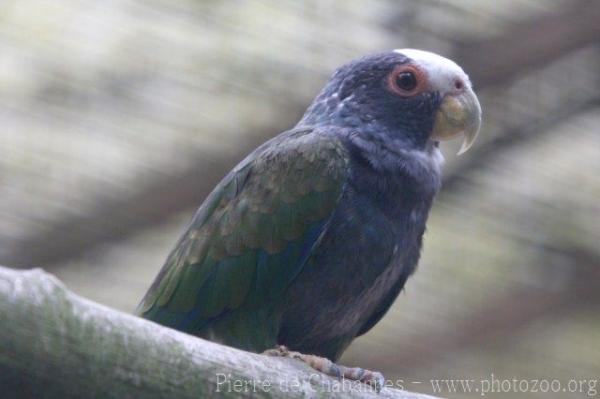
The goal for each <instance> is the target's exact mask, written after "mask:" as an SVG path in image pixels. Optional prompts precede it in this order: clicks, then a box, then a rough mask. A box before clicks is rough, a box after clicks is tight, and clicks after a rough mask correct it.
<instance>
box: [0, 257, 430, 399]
mask: <svg viewBox="0 0 600 399" xmlns="http://www.w3.org/2000/svg"><path fill="white" fill-rule="evenodd" d="M107 289H110V287H107ZM0 321H1V328H0V392H2V396H3V397H19V398H23V397H36V398H40V397H44V398H69V397H78V398H81V397H109V398H141V397H143V398H165V397H171V398H194V399H197V398H205V397H258V398H263V397H276V398H296V397H298V398H299V397H303V398H306V397H332V398H335V397H339V398H342V397H343V398H349V397H350V398H351V397H356V398H359V397H360V398H368V397H374V398H375V397H376V398H424V397H426V396H424V395H418V394H412V393H408V392H405V391H400V390H396V389H389V388H384V389H383V390H382V392H381V393H379V394H377V393H375V392H374V391H373V390H371V388H370V387H368V386H365V385H362V384H354V383H353V384H350V383H349V382H348V381H345V382H343V383H342V382H340V381H339V380H336V379H332V378H329V377H327V376H325V375H323V374H320V373H317V372H315V371H313V370H312V369H310V368H309V367H308V366H306V365H305V364H303V363H302V362H299V361H297V360H292V359H281V358H273V357H267V356H263V355H257V354H254V353H249V352H244V351H241V350H237V349H233V348H229V347H226V346H223V345H218V344H215V343H213V342H208V341H205V340H202V339H199V338H195V337H192V336H189V335H186V334H183V333H180V332H177V331H174V330H171V329H168V328H164V327H162V326H159V325H157V324H154V323H151V322H149V321H146V320H143V319H141V318H138V317H135V316H132V315H129V314H125V313H122V312H119V311H117V310H113V309H110V308H107V307H105V306H102V305H99V304H97V303H94V302H91V301H89V300H86V299H84V298H81V297H79V296H77V295H75V294H73V293H71V292H70V291H68V290H67V289H66V288H65V287H64V286H63V285H62V284H61V283H60V282H59V281H58V280H57V279H56V278H55V277H53V276H52V275H49V274H47V273H45V272H44V271H42V270H40V269H34V270H29V271H17V270H12V269H8V268H3V267H0Z"/></svg>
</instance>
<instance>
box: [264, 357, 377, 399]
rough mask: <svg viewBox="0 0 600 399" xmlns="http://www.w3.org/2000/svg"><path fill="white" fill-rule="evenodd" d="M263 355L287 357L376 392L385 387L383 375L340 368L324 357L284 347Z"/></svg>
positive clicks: (375, 372)
mask: <svg viewBox="0 0 600 399" xmlns="http://www.w3.org/2000/svg"><path fill="white" fill-rule="evenodd" d="M263 354H264V355H267V356H278V357H289V358H292V359H298V360H301V361H303V362H304V363H306V364H308V365H309V366H310V367H312V368H313V369H315V370H317V371H320V372H321V373H323V374H326V375H328V376H330V377H337V378H341V379H347V380H351V381H359V382H361V383H363V384H367V385H369V386H371V387H372V388H373V389H374V390H375V391H376V392H379V391H381V388H383V386H384V385H385V378H384V377H383V374H381V373H380V372H378V371H371V370H365V369H363V368H360V367H346V366H341V365H339V364H336V363H334V362H332V361H331V360H329V359H327V358H324V357H320V356H315V355H305V354H303V353H300V352H294V351H290V350H289V349H288V348H287V347H286V346H284V345H279V346H277V347H275V348H273V349H268V350H266V351H264V352H263Z"/></svg>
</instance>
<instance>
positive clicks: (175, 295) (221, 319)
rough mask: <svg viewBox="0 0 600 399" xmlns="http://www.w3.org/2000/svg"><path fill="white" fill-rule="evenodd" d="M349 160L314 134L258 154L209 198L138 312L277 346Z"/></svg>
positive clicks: (206, 333) (237, 341)
mask: <svg viewBox="0 0 600 399" xmlns="http://www.w3.org/2000/svg"><path fill="white" fill-rule="evenodd" d="M347 159H348V157H347V154H346V152H345V149H344V147H343V145H342V143H341V142H339V141H338V140H337V139H335V138H331V137H327V136H323V135H319V134H315V133H314V132H312V131H310V130H304V131H292V132H290V133H286V134H283V135H280V136H278V137H277V138H275V139H273V140H271V141H270V142H268V143H266V144H265V145H263V146H261V147H259V148H258V149H257V150H256V151H255V152H254V153H253V154H251V155H250V156H248V158H246V159H245V160H244V161H242V163H240V164H239V165H238V166H237V167H236V168H235V169H234V170H233V171H232V172H231V173H229V175H227V177H225V178H224V179H223V181H221V183H220V184H219V185H218V186H217V187H216V188H215V190H214V191H213V192H212V193H211V194H210V195H209V196H208V198H207V199H206V201H205V202H204V204H203V205H202V206H201V207H200V209H199V210H198V212H197V214H196V216H195V217H194V219H193V221H192V223H191V225H190V227H189V228H188V230H187V232H186V233H185V234H184V235H183V237H182V238H181V239H180V241H179V242H178V244H177V246H176V248H175V249H174V250H173V252H172V253H171V254H170V255H169V257H168V259H167V261H166V263H165V265H164V266H163V268H162V270H161V272H160V273H159V275H158V276H157V278H156V280H155V281H154V283H153V284H152V287H151V288H150V290H149V291H148V293H147V294H146V296H145V297H144V299H143V301H142V303H141V304H140V306H139V307H138V311H137V312H138V313H139V314H141V315H142V316H143V317H145V318H148V319H151V320H154V321H156V322H158V323H161V324H164V325H167V326H170V327H172V328H175V329H178V330H182V331H186V332H189V333H192V334H195V335H199V336H203V337H207V338H210V339H213V340H217V341H221V342H223V343H226V344H228V345H232V346H238V347H242V348H244V349H248V350H256V351H259V350H264V349H265V348H267V347H270V346H272V345H273V344H275V343H276V342H275V340H276V335H277V329H278V317H279V316H280V313H278V312H279V311H280V308H281V306H282V293H283V291H284V290H285V289H286V287H287V286H288V285H289V284H290V282H291V281H292V280H293V279H294V277H295V276H296V275H297V274H298V273H299V272H300V271H301V269H302V267H303V265H304V263H305V261H306V259H307V258H308V256H309V255H310V253H311V252H312V250H313V248H314V246H315V244H316V243H317V242H318V240H319V237H321V236H322V234H323V233H324V231H325V229H326V228H327V222H328V220H329V219H330V217H331V215H332V213H333V211H334V209H335V208H336V205H337V203H338V200H339V198H340V196H341V193H342V190H343V186H344V183H345V181H346V176H347V170H348V167H347Z"/></svg>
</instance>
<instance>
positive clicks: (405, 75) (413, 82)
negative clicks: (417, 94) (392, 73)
mask: <svg viewBox="0 0 600 399" xmlns="http://www.w3.org/2000/svg"><path fill="white" fill-rule="evenodd" d="M396 86H398V88H400V89H402V90H405V91H413V90H414V89H415V87H417V77H416V76H415V74H414V73H412V72H409V71H405V72H400V73H399V74H398V75H396Z"/></svg>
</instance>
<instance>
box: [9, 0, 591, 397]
mask: <svg viewBox="0 0 600 399" xmlns="http://www.w3.org/2000/svg"><path fill="white" fill-rule="evenodd" d="M568 4H569V2H565V1H558V0H556V1H539V0H511V1H506V2H465V1H453V2H449V1H448V2H446V1H439V0H436V1H433V0H431V1H423V2H416V1H401V2H394V1H380V2H371V3H369V6H368V7H367V6H366V5H365V3H364V2H360V1H357V0H352V1H345V2H343V1H336V0H329V1H324V2H318V1H316V0H315V1H307V2H292V1H280V2H277V1H269V0H264V1H258V0H257V1H248V2H241V1H222V2H217V1H192V0H187V1H186V0H180V1H175V2H168V1H166V0H151V1H138V0H110V1H103V2H94V1H90V0H54V1H50V0H46V1H44V0H13V1H8V0H7V1H5V2H3V5H2V9H1V10H0V53H1V56H0V123H1V124H2V126H3V129H1V130H0V147H1V148H2V149H3V150H4V151H3V156H2V157H1V158H0V181H1V182H2V188H3V189H2V190H0V214H1V218H0V220H1V222H0V223H1V228H0V262H3V263H7V262H8V263H11V264H12V263H14V262H17V260H20V259H25V261H24V264H20V266H26V265H29V264H28V263H27V261H26V260H27V259H30V258H28V255H29V253H30V252H35V250H36V248H33V247H31V246H29V247H28V245H29V244H28V243H29V242H31V241H30V240H31V237H38V238H37V240H38V241H35V242H38V243H39V242H47V243H50V244H49V245H52V243H53V242H54V241H53V240H57V239H60V237H69V234H73V235H84V234H88V233H89V232H94V231H100V230H102V229H106V227H107V226H108V225H109V224H110V223H111V220H110V219H111V218H110V215H111V214H110V213H108V214H104V213H102V212H101V211H102V210H103V209H104V208H103V207H106V205H105V204H107V203H109V204H110V203H112V202H111V201H121V202H116V203H122V202H127V201H128V200H129V201H131V200H130V199H131V198H136V201H139V203H138V204H133V208H132V209H135V207H136V206H137V205H139V207H143V206H144V202H145V201H144V198H143V196H142V199H141V200H140V198H139V193H145V192H149V193H152V192H153V191H152V190H155V191H156V189H155V188H153V187H155V186H156V182H157V181H169V180H172V179H174V178H176V177H177V176H181V175H182V174H184V173H187V171H189V170H199V171H200V172H199V173H200V175H201V176H202V175H206V176H207V179H208V176H211V178H210V179H211V180H209V181H213V180H215V179H218V176H222V175H223V174H224V173H226V171H227V168H228V167H230V166H231V165H233V164H234V163H235V162H236V161H238V160H239V159H240V158H241V156H242V155H243V152H244V151H246V150H247V149H248V148H251V147H253V146H255V145H257V144H258V143H260V142H261V141H263V140H265V139H267V138H269V137H270V136H272V135H274V134H276V133H278V132H280V131H282V130H283V129H286V128H288V127H290V126H292V125H293V124H294V123H295V121H296V120H297V119H298V117H299V116H300V115H301V114H302V112H303V111H304V109H305V108H306V106H307V104H308V103H309V102H310V101H311V99H312V97H313V96H314V95H315V94H316V92H317V91H318V90H319V88H320V87H321V86H322V84H323V83H324V82H325V80H326V79H327V77H328V76H329V74H331V72H332V71H333V69H334V68H335V67H336V66H337V65H339V64H341V63H343V62H345V61H347V60H349V59H351V58H354V57H356V56H359V55H361V54H365V53H369V52H374V51H378V50H381V49H386V48H394V47H423V48H427V49H430V50H434V51H439V52H441V53H443V54H446V55H450V56H451V55H452V54H453V52H454V50H455V49H456V48H459V47H460V46H461V45H462V44H463V43H465V42H468V41H472V40H485V39H486V38H489V37H494V36H496V35H502V34H505V33H507V32H510V30H511V28H512V27H513V26H515V24H518V23H523V22H524V21H525V22H526V21H528V20H530V19H533V18H535V17H537V16H539V15H543V14H544V13H552V12H557V10H560V9H561V7H564V6H566V5H568ZM573 23H576V22H573ZM534 50H535V49H532V51H534ZM599 60H600V56H599V51H598V46H597V45H596V46H589V47H587V48H583V49H580V50H578V51H574V52H571V53H567V54H565V55H564V56H563V57H561V58H559V59H557V60H556V61H555V62H553V63H550V64H548V65H546V66H544V68H542V69H539V70H535V71H529V70H527V71H523V73H522V75H520V76H519V78H518V79H516V80H515V81H511V82H504V83H502V84H498V85H496V86H494V87H486V88H483V89H481V90H479V94H480V98H481V100H482V103H483V109H484V118H485V125H484V129H483V131H482V133H481V137H480V140H479V142H478V144H477V146H476V147H475V148H474V150H473V151H471V152H469V153H467V154H466V155H465V156H463V157H461V159H456V158H455V156H454V155H453V154H454V153H455V148H454V147H452V145H450V146H448V148H445V149H444V150H445V152H446V158H447V165H446V166H447V167H446V170H447V175H446V179H447V182H448V185H447V188H446V189H445V190H443V191H442V193H441V194H440V196H439V198H438V200H437V201H436V204H435V206H434V210H433V212H432V215H431V218H430V222H429V224H428V232H427V235H426V238H425V250H424V256H423V259H422V262H421V264H420V267H419V271H418V272H417V274H416V275H415V277H414V278H412V279H411V280H410V281H409V283H408V284H407V290H406V292H405V293H404V294H403V295H401V296H400V298H399V299H398V301H397V303H396V304H395V305H394V307H393V309H392V310H391V311H390V313H389V314H388V315H387V316H386V317H385V318H384V320H383V321H382V322H381V323H380V324H379V325H378V326H377V327H376V328H375V329H374V330H373V331H372V332H371V333H369V334H368V335H366V336H365V337H362V338H360V339H359V340H357V341H356V343H355V344H353V346H352V347H351V348H350V350H349V351H348V353H347V354H346V355H345V357H344V359H343V360H342V361H343V362H345V363H347V364H350V365H354V364H356V365H360V366H361V367H370V368H374V369H378V370H381V371H382V372H384V374H386V376H387V377H388V378H390V379H396V378H403V379H405V380H406V381H422V382H423V384H421V385H418V384H412V385H410V384H407V385H406V386H405V387H406V388H407V389H409V390H414V391H423V392H429V393H431V390H430V387H429V385H428V379H429V378H453V377H455V378H472V379H476V380H477V379H479V378H489V376H490V374H494V375H495V376H497V377H499V378H501V377H504V378H512V377H514V376H516V377H517V378H548V379H555V378H556V379H560V380H561V381H563V382H565V383H566V382H568V381H569V379H571V378H574V379H582V378H600V375H599V374H598V370H600V333H599V331H600V329H599V327H600V324H599V323H600V318H599V317H598V314H599V312H598V311H599V310H600V296H599V295H598V293H597V289H596V287H597V285H598V281H599V279H600V277H599V276H600V274H599V272H600V269H599V267H600V264H599V263H600V261H599V259H600V248H599V246H598V243H600V225H599V224H598V220H599V217H600V204H599V203H598V198H600V178H599V177H598V170H600V136H599V135H598V126H599V125H600V116H599V115H600V113H599V112H598V110H599V109H600V108H599V106H598V93H599V92H600V77H599V75H598V73H597V71H598V67H599V66H600V63H599ZM459 61H460V60H459ZM467 72H468V71H467ZM475 85H476V86H477V82H475ZM221 160H225V161H223V162H221V163H220V161H221ZM201 183H202V182H190V184H194V185H198V187H199V188H198V192H199V197H198V202H197V203H194V204H191V203H190V204H189V205H187V204H186V205H185V206H183V208H182V209H181V210H179V211H177V212H167V213H165V214H164V215H163V217H162V218H161V219H160V220H157V222H156V223H154V224H152V225H151V226H145V227H144V228H143V229H141V228H135V229H130V230H131V231H130V230H127V231H126V233H127V234H123V237H121V238H120V239H119V240H117V241H115V240H113V241H110V240H107V241H106V242H104V241H102V242H99V243H97V244H98V245H94V246H90V247H89V248H87V247H86V248H82V249H81V250H80V251H79V250H77V248H73V254H72V255H71V256H66V255H64V254H63V256H62V257H61V259H60V260H59V261H57V262H47V263H45V262H43V259H42V261H41V262H40V263H41V264H36V265H30V266H44V267H46V268H47V269H48V270H50V271H51V272H53V273H55V274H57V275H58V276H59V277H60V278H61V279H62V280H63V281H65V282H66V283H67V285H68V286H70V287H71V288H72V289H74V290H75V291H77V292H79V293H81V294H82V295H84V296H87V297H90V298H92V299H95V300H98V301H100V302H103V303H106V304H108V305H110V306H115V307H117V308H121V309H124V310H128V311H129V310H131V309H132V308H133V307H134V306H135V305H136V304H137V302H138V301H139V299H140V298H141V296H142V295H143V292H144V291H145V290H146V288H147V287H148V285H149V283H150V281H151V279H152V278H153V276H154V275H155V274H156V272H157V270H158V268H160V266H161V263H162V261H163V259H164V258H165V256H166V254H167V252H168V251H169V250H170V248H171V247H172V245H174V243H175V241H176V239H177V237H178V235H179V234H180V232H181V230H182V229H183V226H184V225H185V223H187V221H188V219H189V217H190V216H191V214H192V213H193V211H194V210H195V209H194V208H195V206H197V205H198V204H199V201H200V199H201V196H202V195H205V194H206V190H207V189H209V188H210V187H204V186H203V185H202V184H201ZM204 184H205V185H209V183H207V182H205V183H204ZM211 184H212V183H211ZM201 187H202V189H201ZM136 195H137V196H136ZM167 197H168V198H173V199H174V200H177V198H179V197H181V193H180V192H179V191H177V190H175V191H173V192H172V193H171V192H169V193H167ZM148 201H150V199H148ZM152 206H154V203H152ZM128 209H129V208H128ZM89 215H92V219H89V218H88V219H82V220H85V223H84V224H83V225H81V224H80V225H77V224H75V225H68V224H66V225H65V224H61V222H62V221H63V220H68V219H70V218H71V219H72V218H75V219H74V220H80V219H77V218H78V217H84V218H85V217H88V216H89ZM95 215H99V216H98V217H96V216H95ZM128 217H129V215H119V219H122V220H120V223H121V224H119V225H118V226H119V227H118V228H125V227H123V226H126V225H127V223H128V222H129V219H128ZM131 218H132V219H133V216H131ZM65 226H70V227H68V228H67V227H65ZM73 226H76V227H77V229H75V228H73ZM40 237H41V238H40ZM40 240H42V241H40ZM9 266H10V264H9ZM441 395H442V396H455V397H462V396H468V395H463V394H460V393H456V394H454V395H452V394H449V393H447V392H444V393H442V394H441ZM506 395H508V394H506ZM512 395H513V396H514V397H522V395H520V394H518V393H517V394H515V393H513V394H512ZM578 395H579V396H586V395H585V392H583V393H580V394H573V397H577V396H578ZM473 396H479V394H473ZM528 396H530V395H528ZM531 396H535V395H531ZM544 396H545V397H548V396H550V397H557V398H562V397H565V396H564V394H562V393H557V394H554V396H553V395H549V394H545V395H544ZM569 397H571V396H569Z"/></svg>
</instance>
